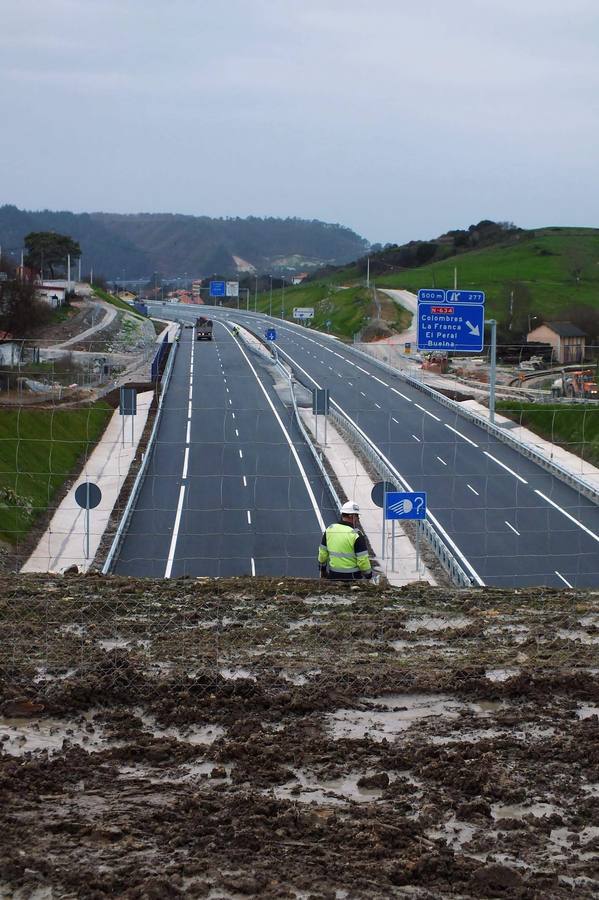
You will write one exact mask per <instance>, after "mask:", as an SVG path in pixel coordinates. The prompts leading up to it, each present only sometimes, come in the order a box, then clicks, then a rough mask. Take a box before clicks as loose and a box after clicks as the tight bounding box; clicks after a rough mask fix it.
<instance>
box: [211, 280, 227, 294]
mask: <svg viewBox="0 0 599 900" xmlns="http://www.w3.org/2000/svg"><path fill="white" fill-rule="evenodd" d="M210 296H211V297H225V296H226V284H225V282H224V281H211V282H210Z"/></svg>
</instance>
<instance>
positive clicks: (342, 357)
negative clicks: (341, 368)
mask: <svg viewBox="0 0 599 900" xmlns="http://www.w3.org/2000/svg"><path fill="white" fill-rule="evenodd" d="M333 353H334V354H335V356H338V357H339V359H345V357H344V356H341V354H340V353H337V351H336V350H333Z"/></svg>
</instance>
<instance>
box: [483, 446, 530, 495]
mask: <svg viewBox="0 0 599 900" xmlns="http://www.w3.org/2000/svg"><path fill="white" fill-rule="evenodd" d="M483 453H484V454H485V456H488V457H489V459H492V460H493V462H494V463H497V465H498V466H501V468H502V469H505V471H506V472H509V473H510V475H513V476H514V478H517V479H518V481H521V482H522V484H528V481H527V480H526V478H522V476H521V475H518V473H517V472H514V470H513V469H510V467H509V466H506V464H505V463H502V462H501V460H500V459H497V457H496V456H493V455H492V454H491V453H489V452H488V451H487V450H483ZM537 493H538V492H537Z"/></svg>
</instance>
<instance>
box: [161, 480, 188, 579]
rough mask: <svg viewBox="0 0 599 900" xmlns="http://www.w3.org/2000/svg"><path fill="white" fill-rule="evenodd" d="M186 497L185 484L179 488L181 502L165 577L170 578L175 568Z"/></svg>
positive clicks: (178, 505) (178, 506)
mask: <svg viewBox="0 0 599 900" xmlns="http://www.w3.org/2000/svg"><path fill="white" fill-rule="evenodd" d="M184 497H185V485H184V484H182V485H181V489H180V490H179V502H178V504H177V514H176V515H175V524H174V527H173V536H172V538H171V545H170V547H169V551H168V559H167V561H166V569H165V570H164V577H165V578H170V577H171V572H172V570H173V562H174V559H175V550H176V549H177V538H178V537H179V526H180V525H181V513H182V512H183V498H184Z"/></svg>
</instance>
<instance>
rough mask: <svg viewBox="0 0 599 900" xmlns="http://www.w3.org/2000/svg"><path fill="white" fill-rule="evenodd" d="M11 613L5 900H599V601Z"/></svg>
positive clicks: (195, 599) (208, 603)
mask: <svg viewBox="0 0 599 900" xmlns="http://www.w3.org/2000/svg"><path fill="white" fill-rule="evenodd" d="M0 594H1V596H2V600H0V748H1V749H0V897H14V898H17V900H24V898H35V900H47V898H68V897H85V898H103V897H108V896H110V897H115V896H116V897H128V898H163V897H205V898H214V900H216V898H242V897H265V898H275V897H277V898H298V897H299V898H314V900H316V898H322V900H324V898H358V900H359V898H367V897H415V898H422V900H424V898H428V900H432V898H443V897H459V898H473V897H489V898H495V897H502V898H504V897H509V898H539V900H541V898H543V900H544V898H553V897H555V898H561V897H569V898H572V897H576V898H586V897H596V896H597V895H598V892H599V864H598V859H599V718H598V713H599V661H598V656H599V653H598V651H599V593H597V592H576V591H565V592H558V591H551V590H543V589H539V590H535V591H514V592H510V591H493V590H482V591H457V590H454V589H439V588H436V589H435V588H426V587H423V586H419V585H413V586H408V587H407V588H404V589H390V588H387V589H385V588H377V587H372V586H370V585H365V586H361V585H360V586H354V587H350V588H348V587H346V586H340V587H339V586H335V585H331V584H329V583H326V582H310V581H294V580H289V579H286V580H281V581H276V580H262V579H243V580H217V581H209V580H195V581H192V580H175V581H170V582H163V581H156V582H152V581H143V580H132V579H121V578H102V577H101V576H86V577H77V576H74V577H63V578H59V577H50V576H11V577H5V576H0Z"/></svg>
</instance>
